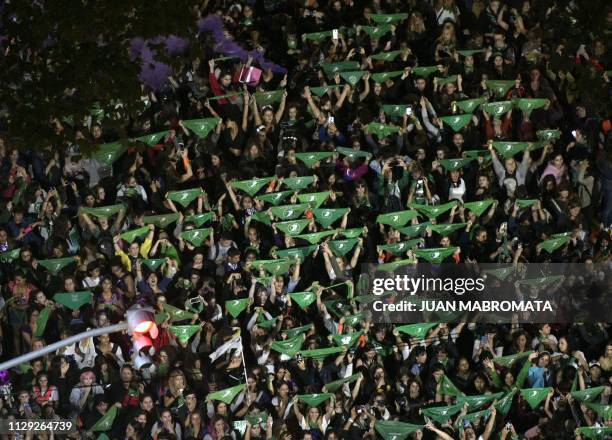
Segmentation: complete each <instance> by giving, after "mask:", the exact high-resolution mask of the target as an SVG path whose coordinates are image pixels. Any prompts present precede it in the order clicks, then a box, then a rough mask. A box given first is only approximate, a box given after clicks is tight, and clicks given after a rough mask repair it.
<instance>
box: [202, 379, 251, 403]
mask: <svg viewBox="0 0 612 440" xmlns="http://www.w3.org/2000/svg"><path fill="white" fill-rule="evenodd" d="M244 387H245V385H244V384H243V383H242V384H240V385H236V386H233V387H230V388H225V389H224V390H219V391H215V392H214V393H210V394H208V396H206V399H208V400H220V401H221V402H225V404H227V405H229V404H230V403H232V400H234V398H235V397H236V396H237V395H238V394H240V392H242V390H244Z"/></svg>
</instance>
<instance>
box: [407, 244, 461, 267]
mask: <svg viewBox="0 0 612 440" xmlns="http://www.w3.org/2000/svg"><path fill="white" fill-rule="evenodd" d="M457 250H459V248H458V247H448V248H432V249H417V250H416V251H415V254H416V255H417V256H418V257H420V258H424V259H425V260H427V261H429V262H431V263H434V264H440V263H442V261H444V260H445V259H446V258H448V257H450V256H451V255H453V254H454V253H455V252H456V251H457Z"/></svg>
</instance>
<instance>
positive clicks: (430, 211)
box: [411, 200, 459, 219]
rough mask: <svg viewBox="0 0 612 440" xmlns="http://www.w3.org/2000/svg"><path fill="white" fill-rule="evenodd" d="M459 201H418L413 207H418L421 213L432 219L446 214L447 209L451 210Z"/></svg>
mask: <svg viewBox="0 0 612 440" xmlns="http://www.w3.org/2000/svg"><path fill="white" fill-rule="evenodd" d="M458 203H459V202H458V201H457V200H452V201H450V202H448V203H445V204H443V205H421V204H418V203H412V204H411V208H414V209H416V210H417V211H419V212H420V213H421V214H423V215H426V216H427V217H429V218H430V219H432V218H437V217H439V216H441V215H442V214H444V213H445V212H446V211H450V210H451V209H452V208H453V206H455V205H457V204H458Z"/></svg>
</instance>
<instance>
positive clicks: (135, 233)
mask: <svg viewBox="0 0 612 440" xmlns="http://www.w3.org/2000/svg"><path fill="white" fill-rule="evenodd" d="M149 231H150V229H149V227H148V226H143V227H142V228H138V229H132V230H131V231H126V232H122V233H121V234H119V236H120V237H121V239H122V240H125V241H127V242H128V243H132V242H133V241H134V240H136V239H140V238H142V237H144V236H146V235H147V234H148V233H149Z"/></svg>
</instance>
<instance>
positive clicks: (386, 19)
mask: <svg viewBox="0 0 612 440" xmlns="http://www.w3.org/2000/svg"><path fill="white" fill-rule="evenodd" d="M407 18H408V13H406V12H402V13H399V14H370V19H371V20H372V21H373V22H374V23H378V24H392V23H398V22H400V21H404V20H405V19H407Z"/></svg>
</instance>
